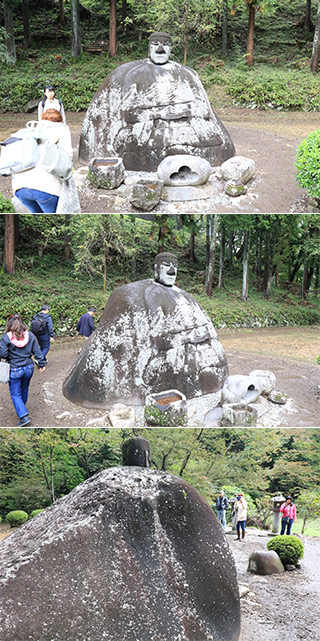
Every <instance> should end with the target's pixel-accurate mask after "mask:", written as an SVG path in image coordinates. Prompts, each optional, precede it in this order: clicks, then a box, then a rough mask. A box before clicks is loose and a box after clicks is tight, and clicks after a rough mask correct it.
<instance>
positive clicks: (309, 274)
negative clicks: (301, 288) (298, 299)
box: [306, 266, 314, 292]
mask: <svg viewBox="0 0 320 641" xmlns="http://www.w3.org/2000/svg"><path fill="white" fill-rule="evenodd" d="M313 274H314V267H312V266H311V267H310V269H308V270H307V279H306V291H307V292H309V291H310V287H311V283H312V279H313Z"/></svg>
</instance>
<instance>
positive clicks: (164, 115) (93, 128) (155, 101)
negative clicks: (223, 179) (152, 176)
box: [79, 33, 235, 171]
mask: <svg viewBox="0 0 320 641" xmlns="http://www.w3.org/2000/svg"><path fill="white" fill-rule="evenodd" d="M157 43H158V44H159V53H157V52H155V48H156V45H157ZM170 47H171V39H170V36H169V35H168V34H161V33H160V34H159V33H157V34H152V35H151V36H150V39H149V58H145V59H143V60H135V61H133V62H128V63H126V64H124V65H121V66H120V67H118V68H117V69H115V70H114V71H112V72H111V73H110V74H109V75H108V76H107V78H106V79H105V81H104V82H103V83H102V85H101V87H100V88H99V89H98V91H97V92H96V93H95V95H94V96H93V98H92V101H91V103H90V105H89V108H88V110H87V113H86V116H85V119H84V122H83V126H82V131H81V137H80V147H79V158H80V160H82V161H84V162H88V161H89V160H90V158H92V157H93V156H102V157H103V156H110V155H116V156H121V157H122V158H123V161H124V165H125V168H126V169H130V170H138V171H155V170H156V169H157V167H158V165H159V163H160V162H161V161H162V160H163V159H164V158H165V157H166V156H172V155H175V154H191V155H196V156H200V157H201V158H205V159H206V160H208V161H209V163H210V164H211V165H221V163H223V162H224V161H225V160H227V159H228V158H230V157H231V156H233V155H234V152H235V150H234V146H233V143H232V140H231V138H230V136H229V134H228V132H227V130H226V128H225V127H224V125H223V124H222V122H221V121H220V119H219V118H218V116H216V114H214V112H213V111H212V109H211V106H210V103H209V100H208V97H207V94H206V92H205V90H204V87H203V85H202V83H201V80H200V78H199V76H198V74H197V73H196V72H195V71H193V70H192V69H189V68H188V67H185V66H183V65H181V64H179V63H178V62H173V61H171V60H169V55H170ZM160 48H162V50H163V52H162V53H161V52H160Z"/></svg>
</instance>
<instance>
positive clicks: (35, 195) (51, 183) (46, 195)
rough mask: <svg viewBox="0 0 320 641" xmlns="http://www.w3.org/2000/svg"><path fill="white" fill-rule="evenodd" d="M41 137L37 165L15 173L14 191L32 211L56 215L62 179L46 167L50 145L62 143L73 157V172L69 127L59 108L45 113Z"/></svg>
mask: <svg viewBox="0 0 320 641" xmlns="http://www.w3.org/2000/svg"><path fill="white" fill-rule="evenodd" d="M36 133H37V132H36V130H35V134H36ZM18 134H19V132H18ZM39 137H40V139H41V140H40V142H39V143H38V150H39V160H38V162H37V164H36V166H33V167H31V168H30V169H27V170H26V171H19V172H18V173H12V190H13V193H14V195H15V196H16V198H18V200H20V202H21V203H22V204H23V205H24V206H25V207H26V208H27V209H28V210H29V211H30V212H31V213H32V214H40V213H46V214H55V213H56V210H57V206H58V201H59V197H60V194H61V190H62V183H63V181H62V179H60V178H59V177H58V176H57V175H56V174H55V173H53V172H50V170H49V169H47V168H46V166H45V165H44V164H43V160H44V157H45V154H46V151H47V149H48V145H49V144H51V145H55V144H57V143H59V145H60V146H61V147H63V148H64V150H65V151H66V152H67V154H68V155H69V157H70V172H72V162H71V161H72V153H73V151H72V144H71V134H70V130H69V127H68V126H67V125H64V124H63V122H62V116H61V113H60V112H59V111H57V109H47V110H46V111H45V112H44V113H43V114H42V121H41V126H39ZM63 213H65V212H63Z"/></svg>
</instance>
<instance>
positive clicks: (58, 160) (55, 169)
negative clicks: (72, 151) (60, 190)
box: [40, 142, 72, 180]
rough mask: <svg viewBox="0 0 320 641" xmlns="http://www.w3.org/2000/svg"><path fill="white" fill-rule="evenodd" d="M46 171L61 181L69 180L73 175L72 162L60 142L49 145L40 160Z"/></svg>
mask: <svg viewBox="0 0 320 641" xmlns="http://www.w3.org/2000/svg"><path fill="white" fill-rule="evenodd" d="M40 164H41V165H42V166H43V167H44V169H45V170H46V171H48V172H49V173H50V174H53V176H56V177H57V178H60V180H69V179H70V177H71V174H72V160H71V158H70V156H69V154H68V152H67V151H66V150H65V148H64V147H63V146H62V145H60V143H59V142H56V143H48V144H47V146H46V148H45V150H44V152H43V154H42V157H41V160H40Z"/></svg>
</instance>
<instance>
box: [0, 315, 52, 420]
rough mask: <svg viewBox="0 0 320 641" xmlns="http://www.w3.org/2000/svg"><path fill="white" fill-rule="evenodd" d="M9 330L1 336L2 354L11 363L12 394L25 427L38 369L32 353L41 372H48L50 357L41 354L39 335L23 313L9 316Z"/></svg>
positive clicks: (0, 349)
mask: <svg viewBox="0 0 320 641" xmlns="http://www.w3.org/2000/svg"><path fill="white" fill-rule="evenodd" d="M5 332H6V333H5V334H4V335H3V336H2V338H1V340H0V358H4V359H5V360H6V361H7V362H8V363H9V365H10V374H9V391H10V396H11V399H12V403H13V405H14V408H15V410H16V413H17V416H18V419H19V422H18V427H24V426H25V425H28V424H29V423H30V416H29V412H28V410H27V408H26V403H27V400H28V392H29V385H30V381H31V378H32V376H33V372H34V363H33V360H32V356H34V357H35V359H36V363H37V365H38V367H39V371H40V372H44V369H45V366H46V360H45V358H44V357H43V356H42V354H41V350H40V348H39V345H38V343H37V340H36V337H35V336H34V335H33V333H32V332H29V331H28V330H27V326H26V324H25V323H24V322H23V320H22V318H21V316H19V314H12V316H9V318H8V320H7V323H6V328H5Z"/></svg>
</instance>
